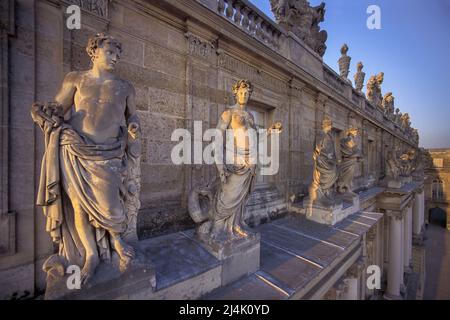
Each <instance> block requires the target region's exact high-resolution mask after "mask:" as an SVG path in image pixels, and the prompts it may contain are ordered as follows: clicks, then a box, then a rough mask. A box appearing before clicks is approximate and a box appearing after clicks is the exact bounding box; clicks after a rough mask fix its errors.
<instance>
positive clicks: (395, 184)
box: [387, 178, 403, 189]
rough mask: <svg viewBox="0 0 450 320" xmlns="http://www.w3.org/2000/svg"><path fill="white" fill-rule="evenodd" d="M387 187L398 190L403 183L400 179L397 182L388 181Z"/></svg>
mask: <svg viewBox="0 0 450 320" xmlns="http://www.w3.org/2000/svg"><path fill="white" fill-rule="evenodd" d="M387 187H388V188H391V189H400V188H401V187H403V181H402V180H401V179H400V178H399V179H398V180H393V179H392V180H388V182H387Z"/></svg>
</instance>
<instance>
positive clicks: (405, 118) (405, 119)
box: [400, 113, 411, 130]
mask: <svg viewBox="0 0 450 320" xmlns="http://www.w3.org/2000/svg"><path fill="white" fill-rule="evenodd" d="M400 126H401V127H402V129H403V130H406V129H407V128H409V127H410V126H411V121H410V117H409V114H408V113H405V114H403V115H402V116H401V117H400Z"/></svg>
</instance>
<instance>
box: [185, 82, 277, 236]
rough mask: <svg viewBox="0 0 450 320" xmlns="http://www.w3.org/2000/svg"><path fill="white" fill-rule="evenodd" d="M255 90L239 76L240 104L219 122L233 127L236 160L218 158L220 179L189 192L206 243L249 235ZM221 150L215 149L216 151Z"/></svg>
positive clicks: (223, 128) (274, 128)
mask: <svg viewBox="0 0 450 320" xmlns="http://www.w3.org/2000/svg"><path fill="white" fill-rule="evenodd" d="M252 91H253V87H252V85H251V83H250V82H249V81H247V80H239V81H238V82H237V83H236V84H235V85H234V86H233V93H234V95H235V98H236V104H235V105H234V106H231V107H229V108H227V109H226V110H225V111H224V112H223V113H222V115H221V117H220V119H219V123H218V125H217V129H219V130H220V132H221V133H222V134H223V136H225V132H226V131H227V130H229V129H232V132H233V139H234V148H235V153H234V154H233V155H232V163H225V162H223V161H217V158H216V166H217V170H218V173H219V178H220V179H219V180H216V181H213V182H212V183H210V184H209V185H208V186H206V187H205V188H196V189H194V190H192V191H191V193H190V196H189V214H190V215H191V217H192V219H193V220H194V221H195V222H196V223H198V224H199V226H198V228H197V231H196V233H197V236H198V237H199V238H200V239H201V240H203V241H204V242H206V243H209V242H210V241H211V239H212V240H218V241H229V240H233V239H238V238H245V237H247V236H248V231H247V230H245V229H246V224H245V222H244V213H245V205H246V202H247V199H248V197H249V196H250V193H251V191H252V186H253V184H254V181H255V176H256V169H257V165H256V163H252V161H250V158H251V150H250V148H251V146H250V142H249V139H246V135H247V134H249V131H251V130H256V129H257V128H256V126H255V121H254V118H253V115H252V114H251V113H249V112H248V111H247V110H246V106H247V102H248V100H249V99H250V96H251V94H252ZM281 129H282V128H281V124H280V123H276V124H274V125H273V126H272V127H271V128H270V129H269V134H270V133H272V132H280V131H281ZM218 146H219V145H216V147H215V148H216V150H218V149H217V148H218ZM225 152H229V150H225ZM219 153H220V151H217V152H215V154H216V155H217V154H219ZM220 154H221V153H220Z"/></svg>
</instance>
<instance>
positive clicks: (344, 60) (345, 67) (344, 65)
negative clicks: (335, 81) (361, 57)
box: [339, 44, 352, 79]
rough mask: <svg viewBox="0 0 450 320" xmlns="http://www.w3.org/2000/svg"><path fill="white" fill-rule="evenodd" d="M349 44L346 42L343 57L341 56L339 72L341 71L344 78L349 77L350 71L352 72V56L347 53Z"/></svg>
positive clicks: (342, 51) (343, 47) (342, 52)
mask: <svg viewBox="0 0 450 320" xmlns="http://www.w3.org/2000/svg"><path fill="white" fill-rule="evenodd" d="M347 52H348V46H347V44H344V45H343V46H342V48H341V55H342V56H341V57H340V58H339V72H340V73H341V77H342V78H344V79H347V78H348V73H349V72H350V61H351V60H352V58H351V57H349V56H348V55H347Z"/></svg>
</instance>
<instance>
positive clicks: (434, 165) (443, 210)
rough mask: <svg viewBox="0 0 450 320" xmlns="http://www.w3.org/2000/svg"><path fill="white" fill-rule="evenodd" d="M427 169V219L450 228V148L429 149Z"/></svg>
mask: <svg viewBox="0 0 450 320" xmlns="http://www.w3.org/2000/svg"><path fill="white" fill-rule="evenodd" d="M428 155H429V158H430V159H429V161H428V164H429V165H428V167H427V170H426V174H427V180H426V185H425V190H426V194H425V195H426V215H427V221H428V222H430V221H431V220H434V221H437V222H439V223H442V224H443V225H444V226H445V227H446V228H447V229H448V230H450V191H449V190H448V188H449V186H450V149H429V150H428Z"/></svg>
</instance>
